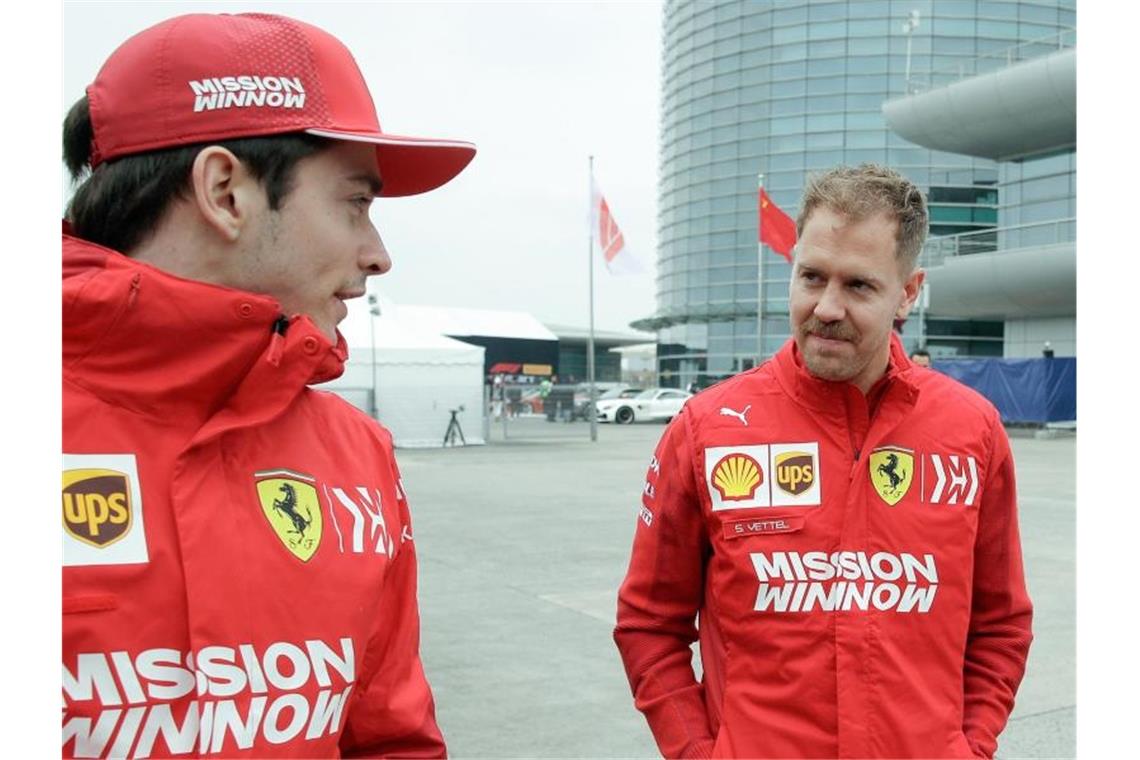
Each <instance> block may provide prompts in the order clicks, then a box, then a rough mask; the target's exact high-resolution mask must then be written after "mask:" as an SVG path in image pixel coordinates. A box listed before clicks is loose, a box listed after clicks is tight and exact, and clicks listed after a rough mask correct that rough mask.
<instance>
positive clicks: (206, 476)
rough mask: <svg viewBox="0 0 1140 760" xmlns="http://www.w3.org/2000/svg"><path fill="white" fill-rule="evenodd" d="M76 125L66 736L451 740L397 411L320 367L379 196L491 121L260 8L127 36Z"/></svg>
mask: <svg viewBox="0 0 1140 760" xmlns="http://www.w3.org/2000/svg"><path fill="white" fill-rule="evenodd" d="M63 144H64V154H65V155H64V158H65V161H66V163H67V166H68V168H69V169H70V170H71V172H72V176H73V179H74V180H75V181H76V184H77V188H76V190H75V194H74V196H73V197H72V199H71V201H70V203H69V205H68V209H67V219H66V221H65V223H64V233H63V447H64V450H63V494H62V509H63V513H62V517H63V520H62V522H63V525H62V528H63V530H62V534H63V564H64V567H63V579H62V580H63V583H62V590H63V626H62V628H63V641H62V656H63V716H62V717H63V737H62V741H63V748H62V752H63V755H64V756H65V757H73V756H74V757H108V756H109V757H124V756H128V755H129V756H132V757H170V756H178V755H193V756H205V755H213V756H224V757H234V756H239V755H241V756H256V757H364V756H367V757H379V756H384V757H393V756H395V757H444V756H446V747H445V745H444V741H443V737H442V735H441V733H440V729H439V726H438V725H437V723H436V718H435V704H434V701H433V698H432V692H431V688H430V687H429V685H428V681H427V679H426V677H425V675H424V670H423V666H422V664H421V661H420V652H419V611H418V607H417V602H416V554H415V548H414V547H415V544H414V542H413V540H412V530H411V518H410V513H409V508H408V502H407V498H406V495H405V493H404V489H403V486H402V483H401V481H400V475H399V469H398V468H397V466H396V461H395V458H394V455H393V446H392V436H391V435H390V434H389V432H388V431H387V430H386V429H385V428H383V427H382V426H381V425H380V424H378V423H377V421H376V420H373V419H371V418H369V417H368V416H367V415H365V414H363V413H361V412H359V411H358V410H356V409H355V408H353V407H352V406H350V405H349V404H348V403H346V402H345V401H344V400H343V399H340V398H339V397H337V396H334V395H333V394H330V393H327V392H319V391H315V390H313V389H312V388H310V387H309V385H311V384H314V383H319V382H322V381H325V380H329V379H332V378H334V377H337V376H338V375H340V374H341V373H342V372H343V371H344V364H345V361H346V359H347V346H346V344H345V340H344V338H343V336H341V334H340V333H339V331H338V330H337V325H338V324H339V323H340V321H341V320H343V319H344V318H345V316H346V315H347V306H346V303H345V302H346V301H348V300H349V299H352V298H358V297H360V296H362V295H364V294H365V292H366V282H367V280H368V278H369V277H374V276H378V275H381V274H384V273H385V272H387V271H388V270H389V269H390V268H391V266H392V261H391V259H390V257H389V255H388V251H387V249H386V248H385V246H384V243H383V242H382V241H381V238H380V234H379V232H378V231H377V229H376V227H375V225H374V223H373V221H372V217H371V214H370V208H371V207H372V204H373V201H375V200H376V199H377V198H378V197H381V196H403V195H414V194H417V193H422V192H425V191H428V190H431V189H433V188H436V187H439V186H440V185H443V184H444V183H446V182H448V181H450V180H451V179H452V178H453V177H455V176H456V175H457V174H458V173H459V172H460V171H461V170H462V169H463V168H464V167H465V166H466V165H467V164H468V162H469V161H470V160H471V159H472V157H473V156H474V153H475V146H473V145H471V144H470V143H466V142H459V141H453V140H433V139H425V138H412V137H398V136H394V135H391V134H388V133H385V132H383V131H382V130H381V129H380V124H379V121H378V119H377V115H376V108H375V106H374V105H373V100H372V96H371V94H370V93H369V91H368V86H367V84H366V83H365V81H364V77H363V76H362V75H361V72H360V70H359V68H358V67H357V65H356V62H355V60H354V59H353V56H352V54H351V53H350V52H349V51H348V49H347V48H346V47H345V46H344V44H343V43H341V42H340V41H339V40H337V39H336V38H335V37H333V36H332V35H330V34H329V33H327V32H325V31H323V30H321V29H318V28H316V27H314V26H312V25H310V24H306V23H304V22H301V21H298V20H295V19H291V18H286V17H283V16H276V15H268V14H259V13H254V14H234V15H230V14H191V15H185V16H179V17H177V18H172V19H169V20H167V21H164V22H162V23H160V24H157V25H155V26H152V27H150V28H148V29H145V30H143V31H141V32H139V33H138V34H136V35H135V36H133V37H131V38H130V39H128V40H127V41H125V42H124V43H123V44H122V45H121V46H120V47H119V48H118V49H117V50H115V51H114V52H113V53H112V54H111V56H110V57H109V58H108V60H107V61H106V63H104V65H103V67H102V68H101V69H100V71H99V72H98V74H97V75H96V76H95V78H94V81H93V82H92V84H91V85H90V86H89V87H88V88H87V90H86V94H85V96H84V97H82V98H80V99H79V101H78V102H76V103H75V105H74V106H73V107H72V108H71V110H70V111H69V113H68V115H67V118H66V120H65V122H64V130H63Z"/></svg>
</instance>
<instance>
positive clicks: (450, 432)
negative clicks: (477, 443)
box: [443, 406, 467, 446]
mask: <svg viewBox="0 0 1140 760" xmlns="http://www.w3.org/2000/svg"><path fill="white" fill-rule="evenodd" d="M450 411H451V421H450V422H448V423H447V432H446V433H444V434H443V445H444V446H448V445H450V446H454V445H455V436H456V435H458V436H459V440H460V441H461V442H462V444H463V445H464V446H466V445H467V439H466V438H464V437H463V428H461V427H460V426H459V418H458V417H456V416H455V415H456V414H458V413H459V412H462V411H463V407H462V406H461V407H459V408H458V409H451V410H450Z"/></svg>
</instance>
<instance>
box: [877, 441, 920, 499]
mask: <svg viewBox="0 0 1140 760" xmlns="http://www.w3.org/2000/svg"><path fill="white" fill-rule="evenodd" d="M870 470H871V484H872V485H873V486H875V490H876V491H877V492H878V494H879V498H881V499H882V500H883V501H885V502H886V503H887V506H890V507H893V506H894V505H896V504H898V503H899V501H900V500H902V497H904V496H906V492H907V491H908V490H910V484H911V480H913V477H914V452H913V451H911V450H910V449H901V448H898V447H897V446H884V447H882V448H878V449H875V450H874V451H872V452H871V458H870Z"/></svg>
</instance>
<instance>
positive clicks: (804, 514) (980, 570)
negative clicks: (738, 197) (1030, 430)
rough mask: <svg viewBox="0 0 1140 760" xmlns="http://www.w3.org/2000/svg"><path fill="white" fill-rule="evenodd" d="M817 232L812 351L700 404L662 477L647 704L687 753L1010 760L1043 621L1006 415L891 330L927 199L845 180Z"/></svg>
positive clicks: (640, 692) (634, 624)
mask: <svg viewBox="0 0 1140 760" xmlns="http://www.w3.org/2000/svg"><path fill="white" fill-rule="evenodd" d="M796 226H797V233H798V243H797V245H796V249H795V259H794V264H793V268H792V279H791V285H790V297H789V316H790V320H791V326H792V332H793V336H792V338H791V339H789V340H788V342H787V343H786V344H785V345H784V346H783V348H782V349H781V350H780V351H779V352H778V353H777V354H776V355H775V356H773V357H772V358H771V359H770V360H769V361H767V362H765V363H764V364H763V365H761V366H760V367H757V368H756V369H753V370H750V371H748V372H744V373H741V374H740V375H737V376H736V377H733V378H731V379H729V380H726V381H724V382H722V383H720V384H718V385H716V386H714V387H712V388H709V389H707V390H705V391H704V392H703V393H701V394H700V395H698V396H696V397H694V398H693V399H691V400H690V401H689V402H688V403H687V404H686V406H685V408H684V409H683V410H682V412H681V414H679V415H678V416H677V417H676V418H675V419H674V420H673V421H672V423H671V424H670V425H669V427H668V428H667V429H666V431H665V433H664V435H663V436H662V439H661V441H660V443H659V444H658V446H657V449H656V452H655V455H654V457H653V460H652V463H651V466H650V468H649V471H648V473H647V475H646V479H647V481H648V482H649V485H650V486H652V487H651V488H646V489H644V493H643V496H642V508H641V510H640V520H639V523H638V525H637V530H636V534H635V537H634V542H633V550H632V556H631V560H630V565H629V571H628V574H627V576H626V578H625V582H624V583H623V585H622V587H621V590H620V592H619V596H618V614H617V627H616V629H615V631H614V638H615V641H616V642H617V645H618V648H619V650H620V651H621V655H622V658H623V660H624V663H625V668H626V672H627V674H628V676H629V680H630V685H631V687H632V690H633V695H634V699H635V704H636V706H637V708H638V709H640V710H641V711H642V712H643V713H644V714H645V716H646V719H647V720H648V722H649V726H650V728H651V730H652V731H653V734H654V737H655V738H656V740H657V743H658V746H659V747H660V749H661V752H662V754H663V755H665V756H666V757H749V758H756V757H780V758H787V757H924V758H931V757H992V756H993V754H994V752H995V750H996V747H997V736H998V735H999V734H1000V733H1001V731H1002V729H1003V728H1004V726H1005V724H1006V721H1007V719H1008V717H1009V713H1010V711H1011V710H1012V708H1013V701H1014V696H1015V694H1016V692H1017V688H1018V686H1019V684H1020V682H1021V678H1022V675H1023V674H1024V670H1025V661H1026V657H1027V654H1028V650H1029V644H1030V641H1031V639H1032V636H1031V632H1030V623H1031V618H1032V606H1031V603H1030V600H1029V597H1028V594H1027V591H1026V587H1025V578H1024V573H1023V569H1022V560H1021V546H1020V539H1019V536H1018V527H1017V509H1016V490H1015V485H1014V465H1013V459H1012V457H1011V454H1010V447H1009V442H1008V439H1007V437H1006V434H1005V432H1004V429H1003V428H1002V425H1001V420H1000V418H999V416H998V413H997V411H996V409H995V408H994V407H993V405H992V404H990V403H989V402H988V401H986V400H985V399H984V398H982V397H981V396H980V395H979V394H977V393H975V392H973V391H972V390H970V389H968V388H966V387H964V386H962V385H960V384H958V383H957V382H955V381H954V380H952V379H950V378H948V377H945V376H944V375H941V374H940V373H936V372H927V371H925V370H921V369H919V368H917V367H916V366H915V365H914V364H913V363H912V362H911V361H910V360H909V359H908V358H907V355H906V353H905V351H904V350H903V347H902V344H901V342H900V341H899V338H898V336H897V335H896V334H895V333H894V331H893V330H892V325H893V323H894V322H895V320H899V319H905V317H906V316H907V314H908V313H909V311H910V309H911V307H912V306H913V305H914V302H915V299H916V297H917V296H918V293H919V288H920V286H921V285H922V281H923V276H924V274H923V271H922V270H921V269H920V268H918V267H917V266H916V262H917V258H918V254H919V252H920V250H921V248H922V244H923V241H924V239H925V237H926V234H927V227H928V216H927V210H926V202H925V199H924V198H923V195H922V193H921V191H920V190H919V189H918V188H917V187H915V186H914V185H913V184H912V183H911V182H909V181H908V180H907V179H905V178H904V177H902V176H901V175H899V174H898V173H896V172H894V171H892V170H889V169H886V168H884V167H881V166H876V165H870V164H864V165H862V166H859V167H857V168H849V167H838V168H835V169H832V170H831V171H828V172H826V173H825V174H823V175H822V176H819V177H815V178H813V179H812V180H811V182H810V183H809V185H808V187H807V189H806V191H805V193H804V197H803V201H802V203H801V205H800V212H799V217H798V219H797V222H796ZM740 410H745V412H746V413H745V412H742V411H740ZM729 412H732V413H729ZM697 640H699V642H700V658H701V665H702V668H701V671H702V676H701V678H700V680H698V679H697V678H696V676H695V674H694V672H693V668H692V651H691V649H690V646H691V644H692V643H693V642H694V641H697Z"/></svg>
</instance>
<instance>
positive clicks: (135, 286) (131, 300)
mask: <svg viewBox="0 0 1140 760" xmlns="http://www.w3.org/2000/svg"><path fill="white" fill-rule="evenodd" d="M141 281H142V275H141V274H137V273H136V274H135V276H134V277H132V278H131V292H130V293H128V294H127V308H128V309H129V308H131V307H132V306H134V305H135V301H137V300H138V299H139V282H141Z"/></svg>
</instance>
